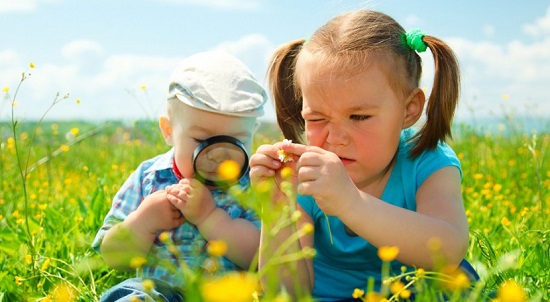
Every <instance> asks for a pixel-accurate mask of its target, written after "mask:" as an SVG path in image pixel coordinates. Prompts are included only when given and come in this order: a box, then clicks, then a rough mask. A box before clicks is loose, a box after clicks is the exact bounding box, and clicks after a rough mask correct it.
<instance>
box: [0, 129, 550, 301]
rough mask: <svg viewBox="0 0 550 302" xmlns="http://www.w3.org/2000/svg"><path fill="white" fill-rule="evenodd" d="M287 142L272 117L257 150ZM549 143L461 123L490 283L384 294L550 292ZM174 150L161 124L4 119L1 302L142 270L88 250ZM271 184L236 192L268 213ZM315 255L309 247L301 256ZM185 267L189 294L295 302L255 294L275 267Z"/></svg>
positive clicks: (91, 293)
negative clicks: (151, 166)
mask: <svg viewBox="0 0 550 302" xmlns="http://www.w3.org/2000/svg"><path fill="white" fill-rule="evenodd" d="M541 123H543V124H544V123H545V124H546V126H549V127H541V128H542V129H550V123H548V121H541ZM489 130H490V131H489ZM281 139H282V137H281V135H280V133H279V131H278V128H277V127H276V126H275V125H268V124H266V125H263V126H262V127H261V128H260V130H259V132H258V134H257V136H256V139H255V144H254V148H256V147H257V146H258V145H260V144H262V143H270V142H275V141H278V140H281ZM549 144H550V133H549V132H548V131H546V132H544V131H540V130H539V131H538V132H534V131H527V130H524V128H523V127H522V124H521V123H519V122H514V121H513V120H510V119H505V118H503V121H502V123H501V124H500V125H498V127H495V128H494V129H486V128H484V126H483V125H468V124H457V125H455V126H454V139H453V141H452V142H451V145H452V146H453V148H454V150H455V151H456V152H457V154H458V155H459V157H460V159H461V161H462V166H463V171H464V174H463V197H464V203H465V207H466V211H467V213H466V214H467V216H468V220H469V223H470V249H469V251H468V254H467V255H466V258H467V259H468V260H469V261H470V262H471V263H472V264H473V265H474V267H475V268H476V269H477V271H478V273H479V274H480V276H481V279H482V280H481V282H479V283H478V284H474V285H472V286H471V287H470V288H467V287H468V284H464V282H463V281H464V280H463V279H462V278H460V276H453V275H445V272H443V271H441V272H427V271H424V270H418V271H417V272H415V273H414V274H409V275H406V276H405V275H403V276H398V277H397V278H396V277H392V276H387V277H388V282H387V284H386V285H387V288H386V290H387V292H386V297H387V299H388V300H390V301H398V300H399V301H407V300H408V297H409V296H410V291H409V289H411V288H412V287H411V286H415V287H416V288H428V287H426V284H430V285H433V284H436V283H437V284H440V283H442V284H443V285H441V284H440V285H439V286H442V287H444V288H446V290H448V295H447V297H448V299H450V300H452V301H463V300H470V301H544V300H548V299H550V243H549V240H550V234H549V233H550V222H549V221H550V219H548V216H549V214H550V194H549V190H550V163H549V160H550V155H549V153H548V151H549ZM168 148H169V147H168V146H166V145H165V143H164V141H163V140H162V138H161V136H160V133H159V131H158V127H157V124H156V122H154V121H140V122H133V123H122V122H111V123H105V124H98V123H87V122H81V121H74V122H68V121H66V122H51V121H42V122H41V123H38V122H35V121H33V122H29V121H27V122H18V121H10V120H6V119H4V120H2V121H1V122H0V188H1V189H0V302H1V301H98V300H99V296H100V295H101V293H103V292H104V291H105V290H107V289H108V288H110V287H111V286H113V285H114V284H116V283H118V282H120V281H122V280H124V279H125V278H128V277H131V276H135V274H136V273H120V272H117V271H114V270H111V269H109V268H108V267H107V266H106V264H105V263H104V262H103V260H102V259H101V257H100V256H99V255H98V254H97V253H96V252H95V251H94V250H92V249H91V247H90V245H91V243H92V240H93V238H94V236H95V234H96V232H97V231H98V229H99V227H100V226H101V225H102V221H103V218H104V216H105V215H106V213H107V212H108V210H109V208H110V206H111V200H112V198H113V195H114V194H115V193H116V192H117V190H118V189H119V187H120V186H121V185H122V183H123V182H124V180H125V179H126V178H127V177H128V175H129V174H130V173H131V172H132V170H133V169H134V168H135V167H137V165H138V164H139V163H140V162H141V161H143V160H144V159H148V158H151V157H153V156H154V155H157V154H159V153H163V152H165V151H167V150H168ZM268 189H269V188H256V189H255V190H256V191H254V192H247V193H244V192H240V193H239V192H236V193H235V194H237V195H239V196H238V197H239V200H242V201H243V203H244V204H245V205H246V206H250V207H252V208H254V209H260V207H261V206H262V204H261V202H262V201H265V200H266V199H267V198H266V196H267V195H266V193H265V192H266V191H267V190H268ZM291 194H292V193H289V195H291ZM277 211H278V212H277ZM266 212H267V211H266ZM273 212H274V213H279V214H280V213H283V215H276V216H277V217H279V218H280V217H287V218H288V219H287V222H284V223H291V222H292V219H293V215H292V214H293V212H292V209H290V210H289V209H273ZM264 218H265V219H274V218H273V217H264ZM274 223H277V222H276V221H275V222H274ZM388 223H391V222H388ZM300 231H303V232H307V231H308V230H300ZM167 244H169V243H167ZM218 256H219V255H215V254H213V255H212V257H218ZM311 256H313V253H307V252H304V253H303V254H300V255H296V257H311ZM381 257H383V255H381ZM387 260H388V261H391V257H390V259H387ZM176 270H182V271H183V272H182V273H183V274H186V277H187V278H188V279H187V280H192V282H189V284H190V286H191V287H192V288H189V289H188V290H189V293H190V301H254V300H255V299H256V300H260V301H290V300H288V297H286V296H285V295H284V294H282V293H277V292H275V291H272V292H269V291H266V292H265V293H263V294H260V293H259V292H258V291H257V287H256V284H255V283H256V279H255V278H254V277H250V276H251V275H252V276H255V275H257V274H260V275H262V274H269V273H270V272H269V270H266V271H260V272H257V273H254V274H251V275H248V277H246V278H240V277H239V278H238V277H235V276H231V275H230V276H229V277H228V278H226V279H223V278H222V279H212V278H208V277H207V276H204V275H202V274H200V273H196V272H193V271H191V272H189V271H187V270H186V268H176ZM136 271H137V272H138V273H139V265H136ZM193 276H194V277H193ZM401 277H402V278H401ZM433 280H435V281H433ZM441 280H443V281H444V282H439V283H438V282H437V281H441ZM251 284H252V285H251ZM445 284H447V285H446V286H445ZM434 286H436V285H434ZM365 291H367V292H368V286H367V284H365V287H364V288H361V289H358V290H357V291H356V292H353V293H350V298H351V297H352V295H353V296H356V297H362V299H363V300H364V301H378V300H377V299H375V298H379V297H380V296H377V295H373V294H372V293H370V294H369V293H366V292H365ZM408 291H409V292H408ZM434 292H435V291H434V290H428V289H426V291H425V293H424V294H422V293H418V294H417V300H425V301H433V300H434V299H435V297H436V294H435V293H434ZM304 301H308V299H307V297H305V298H304Z"/></svg>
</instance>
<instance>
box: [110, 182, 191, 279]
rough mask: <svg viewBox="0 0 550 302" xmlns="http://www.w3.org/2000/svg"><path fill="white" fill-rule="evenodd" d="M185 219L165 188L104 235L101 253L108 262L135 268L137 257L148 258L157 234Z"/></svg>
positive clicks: (122, 268) (146, 199) (116, 266)
mask: <svg viewBox="0 0 550 302" xmlns="http://www.w3.org/2000/svg"><path fill="white" fill-rule="evenodd" d="M184 221H185V218H184V217H183V215H181V212H180V211H179V210H178V209H176V208H175V207H174V206H173V205H172V204H171V203H170V202H169V201H168V200H167V199H166V192H165V191H163V190H161V191H157V192H154V193H152V194H151V195H149V196H147V197H146V198H145V199H144V200H143V202H142V203H141V204H140V205H139V207H138V208H137V209H136V210H135V211H134V212H132V213H130V214H129V215H128V217H127V218H126V219H125V220H124V221H123V222H121V223H119V224H117V225H115V226H113V227H112V228H111V229H110V230H109V231H107V233H106V234H105V237H104V238H103V241H102V243H101V246H100V253H101V255H102V256H103V259H105V262H106V263H107V264H108V265H109V266H110V267H113V268H116V269H119V270H131V269H134V268H132V267H130V262H131V260H132V259H133V258H134V257H146V256H147V254H148V253H149V251H150V250H151V247H152V246H153V243H154V241H155V238H156V236H157V234H158V233H159V232H161V231H166V230H170V229H172V228H175V227H178V226H180V225H181V224H183V222H184Z"/></svg>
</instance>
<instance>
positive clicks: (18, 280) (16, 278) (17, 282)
mask: <svg viewBox="0 0 550 302" xmlns="http://www.w3.org/2000/svg"><path fill="white" fill-rule="evenodd" d="M23 281H25V279H23V278H21V277H19V276H15V284H17V285H21V284H23Z"/></svg>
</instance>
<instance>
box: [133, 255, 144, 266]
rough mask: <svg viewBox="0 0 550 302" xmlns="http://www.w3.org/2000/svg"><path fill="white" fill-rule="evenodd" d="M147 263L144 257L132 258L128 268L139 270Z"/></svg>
mask: <svg viewBox="0 0 550 302" xmlns="http://www.w3.org/2000/svg"><path fill="white" fill-rule="evenodd" d="M145 263H147V259H145V257H140V256H138V257H134V258H132V259H131V260H130V267H131V268H141V267H142V266H144V265H145Z"/></svg>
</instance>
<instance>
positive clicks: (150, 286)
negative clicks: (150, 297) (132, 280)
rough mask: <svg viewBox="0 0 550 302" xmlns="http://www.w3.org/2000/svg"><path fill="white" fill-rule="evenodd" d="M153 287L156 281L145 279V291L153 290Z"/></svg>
mask: <svg viewBox="0 0 550 302" xmlns="http://www.w3.org/2000/svg"><path fill="white" fill-rule="evenodd" d="M153 288H155V281H153V280H151V279H145V280H143V289H144V290H145V291H148V292H149V291H151V290H152V289H153Z"/></svg>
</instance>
